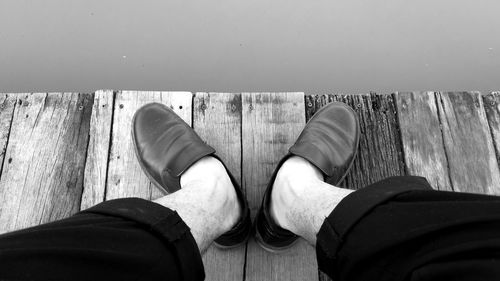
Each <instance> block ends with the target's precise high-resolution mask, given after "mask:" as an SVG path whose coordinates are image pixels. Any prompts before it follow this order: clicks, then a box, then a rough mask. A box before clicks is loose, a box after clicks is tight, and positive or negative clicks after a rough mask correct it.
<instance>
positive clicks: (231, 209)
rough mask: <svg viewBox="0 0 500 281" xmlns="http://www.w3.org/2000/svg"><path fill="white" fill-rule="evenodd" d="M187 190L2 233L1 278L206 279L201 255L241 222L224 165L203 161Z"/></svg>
mask: <svg viewBox="0 0 500 281" xmlns="http://www.w3.org/2000/svg"><path fill="white" fill-rule="evenodd" d="M181 186H182V189H181V190H179V191H177V192H175V193H173V194H170V195H167V196H165V197H162V198H159V199H157V200H155V202H150V201H147V200H143V199H139V198H126V199H117V200H110V201H107V202H103V203H101V204H98V205H96V206H94V207H92V208H90V209H87V210H85V211H83V212H80V213H78V214H75V215H74V216H72V217H70V218H67V219H63V220H60V221H55V222H52V223H48V224H44V225H40V226H36V227H32V228H27V229H23V230H19V231H15V232H11V233H6V234H4V235H1V236H0V280H73V281H75V280H202V279H203V278H204V271H203V263H202V260H201V256H200V252H203V251H204V250H205V249H206V248H207V247H208V246H209V245H210V243H211V241H212V240H214V239H215V238H217V237H218V236H219V235H221V234H223V233H225V232H226V231H227V230H229V229H230V228H231V227H232V226H233V225H234V224H235V223H236V221H237V219H238V217H239V212H240V210H239V206H238V201H237V199H236V194H235V191H234V188H233V187H232V184H231V181H230V179H229V177H228V176H227V173H226V172H225V169H224V167H223V166H222V164H221V163H220V162H219V161H218V160H216V159H214V158H212V157H205V158H202V159H200V160H199V161H198V162H196V163H195V164H194V165H192V166H191V167H190V168H189V169H188V170H187V171H186V172H185V173H184V174H183V175H182V177H181Z"/></svg>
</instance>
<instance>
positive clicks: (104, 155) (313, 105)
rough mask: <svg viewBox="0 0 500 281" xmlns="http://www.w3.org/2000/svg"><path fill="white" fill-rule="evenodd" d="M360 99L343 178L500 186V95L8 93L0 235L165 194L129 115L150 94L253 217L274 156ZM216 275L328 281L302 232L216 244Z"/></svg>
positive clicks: (0, 113) (210, 275)
mask: <svg viewBox="0 0 500 281" xmlns="http://www.w3.org/2000/svg"><path fill="white" fill-rule="evenodd" d="M334 100H339V101H342V102H345V103H347V104H349V105H350V106H352V107H353V108H354V109H355V110H356V112H357V113H358V116H359V121H360V124H361V129H362V137H361V141H360V150H359V153H358V158H357V159H356V160H355V164H354V166H353V169H352V171H351V172H350V174H349V175H348V177H347V178H346V180H345V182H344V183H343V185H344V187H348V188H353V189H357V188H361V187H363V186H365V185H368V184H370V183H373V182H375V181H377V180H380V179H383V178H385V177H388V176H393V175H406V174H411V175H421V176H425V177H427V178H428V180H429V182H430V183H431V185H432V186H433V187H434V188H436V189H440V190H452V191H466V192H475V193H486V194H500V170H499V165H498V160H499V159H498V149H499V148H500V93H491V94H487V95H481V94H479V93H475V92H462V93H441V92H423V93H394V94H383V95H378V94H373V93H372V94H362V95H310V94H307V95H304V94H303V93H242V94H222V93H196V94H192V93H189V92H134V91H118V92H113V91H97V92H95V93H90V94H78V93H49V94H46V93H34V94H0V152H1V154H0V163H1V170H0V171H1V173H0V233H2V232H7V231H12V230H15V229H20V228H24V227H28V226H33V225H37V224H40V223H45V222H49V221H53V220H57V219H61V218H65V217H68V216H70V215H71V214H74V213H76V212H78V211H79V210H81V209H86V208H88V207H91V206H93V205H95V204H97V203H99V202H102V201H104V200H109V199H114V198H120V197H130V196H134V197H141V198H146V199H154V198H157V197H159V196H162V195H163V194H162V193H161V192H160V191H159V190H157V189H156V188H155V187H154V186H153V185H152V184H150V182H149V181H148V179H147V177H146V176H145V175H144V174H143V173H142V171H141V168H140V167H139V165H138V163H137V161H136V159H135V155H134V153H133V151H132V146H131V138H130V135H129V134H130V123H131V118H132V115H133V114H134V112H135V111H136V110H137V109H138V108H139V107H140V106H141V105H143V104H145V103H148V102H162V103H165V104H167V105H169V106H171V107H172V108H173V109H174V110H175V111H176V112H177V113H178V114H179V115H180V116H181V117H182V118H183V119H184V120H185V121H186V122H187V123H188V124H191V125H192V126H193V127H194V129H195V130H196V131H197V132H198V134H200V135H201V136H202V137H203V138H204V139H205V140H206V141H207V142H208V143H209V144H211V145H212V146H214V147H215V148H216V150H217V151H218V154H219V155H220V156H221V157H222V159H223V160H224V161H225V163H226V164H227V166H228V168H229V169H230V170H231V172H232V173H233V174H234V175H235V176H236V178H237V180H239V181H240V182H241V183H242V187H243V189H244V190H245V192H246V194H247V197H248V200H249V202H250V205H251V208H252V211H253V214H254V215H255V213H256V211H257V209H258V207H259V204H260V201H261V196H262V193H263V192H264V189H265V187H266V184H267V181H268V178H269V177H270V175H271V173H272V171H273V170H274V167H275V165H276V164H277V162H278V161H279V159H280V158H281V157H282V156H283V155H284V154H285V153H286V150H287V149H288V147H289V146H290V145H291V144H292V143H293V142H294V141H295V138H296V137H297V135H298V134H299V133H300V131H301V129H302V127H303V126H304V124H305V122H306V121H307V120H308V119H309V118H310V117H311V116H312V115H313V114H314V113H315V112H316V111H317V110H318V109H319V108H321V107H322V106H324V105H325V104H327V103H329V102H331V101H334ZM204 263H205V270H206V273H207V280H318V279H321V280H327V278H326V277H325V276H323V275H322V274H320V275H318V271H317V268H316V261H315V252H314V249H313V248H312V247H310V246H308V245H306V243H305V242H303V241H301V243H299V244H298V245H297V246H296V247H294V248H293V249H292V250H291V251H289V252H288V253H286V254H284V255H279V256H278V255H274V254H269V253H267V252H265V251H263V250H262V249H260V248H259V247H258V246H257V245H256V243H255V241H253V240H252V241H250V242H249V243H248V245H247V246H246V247H241V248H238V249H234V250H229V251H221V250H218V249H215V248H213V247H212V248H210V249H209V251H208V252H207V253H206V255H205V256H204Z"/></svg>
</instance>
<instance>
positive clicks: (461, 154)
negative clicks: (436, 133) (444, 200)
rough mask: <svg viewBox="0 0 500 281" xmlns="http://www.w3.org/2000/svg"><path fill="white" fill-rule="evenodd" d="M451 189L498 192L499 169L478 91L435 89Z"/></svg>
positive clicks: (488, 192)
mask: <svg viewBox="0 0 500 281" xmlns="http://www.w3.org/2000/svg"><path fill="white" fill-rule="evenodd" d="M436 98H437V100H438V111H439V117H440V121H441V124H442V128H443V140H444V147H445V150H446V155H447V156H448V166H449V172H450V180H451V184H452V186H453V190H454V191H461V192H473V193H486V194H500V172H499V169H498V162H497V160H496V157H495V149H494V147H493V140H492V138H491V133H490V128H489V126H488V121H487V119H486V113H485V111H484V107H483V99H482V98H481V94H479V93H477V92H470V93H469V92H448V93H437V95H436Z"/></svg>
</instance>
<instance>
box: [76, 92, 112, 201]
mask: <svg viewBox="0 0 500 281" xmlns="http://www.w3.org/2000/svg"><path fill="white" fill-rule="evenodd" d="M113 96H114V94H113V91H112V90H100V91H97V92H95V94H94V105H93V107H92V117H91V119H90V140H89V146H88V148H87V161H86V165H85V174H84V175H85V176H84V181H83V194H82V202H81V204H80V210H84V209H87V208H90V207H92V206H94V205H96V204H98V203H100V202H102V201H104V197H105V191H106V176H107V171H108V157H109V146H110V140H111V122H112V121H113Z"/></svg>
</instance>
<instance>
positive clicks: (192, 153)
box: [132, 103, 215, 192]
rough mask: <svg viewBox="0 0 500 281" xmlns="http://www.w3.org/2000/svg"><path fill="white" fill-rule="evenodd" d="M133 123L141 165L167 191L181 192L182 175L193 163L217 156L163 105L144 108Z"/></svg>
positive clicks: (153, 104) (149, 105) (156, 104)
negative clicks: (205, 157) (206, 157)
mask: <svg viewBox="0 0 500 281" xmlns="http://www.w3.org/2000/svg"><path fill="white" fill-rule="evenodd" d="M132 124H133V128H132V130H133V134H132V135H133V137H134V138H135V145H136V152H137V154H138V157H139V158H140V160H141V161H142V165H143V166H144V168H145V169H146V170H147V171H148V172H149V174H150V176H151V177H152V178H153V179H154V180H156V182H157V183H158V184H159V185H161V187H163V188H165V189H166V191H168V192H174V191H176V190H179V189H180V183H179V177H180V175H181V174H182V173H183V172H184V171H185V170H186V169H187V168H189V167H190V166H191V165H192V164H193V163H194V162H196V161H197V160H199V159H200V158H202V157H203V156H206V155H210V154H213V153H215V149H213V148H212V147H211V146H209V145H207V144H206V143H205V142H204V141H203V140H202V139H201V138H200V137H199V136H198V135H197V134H196V133H195V132H194V131H193V130H192V129H191V127H190V126H189V125H188V124H186V122H184V120H182V119H181V118H180V117H179V116H178V115H177V114H175V113H174V112H173V111H172V110H170V109H169V108H167V107H166V106H165V105H163V104H159V103H151V104H147V105H145V106H143V107H142V108H141V109H139V110H138V111H137V112H136V114H135V116H134V120H133V122H132Z"/></svg>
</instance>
